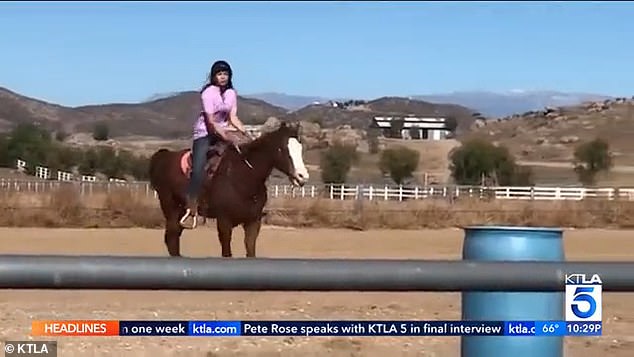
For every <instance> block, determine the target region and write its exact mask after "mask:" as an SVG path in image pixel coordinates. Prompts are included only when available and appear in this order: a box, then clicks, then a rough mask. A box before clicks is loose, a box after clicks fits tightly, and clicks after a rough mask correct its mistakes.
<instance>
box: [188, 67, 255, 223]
mask: <svg viewBox="0 0 634 357" xmlns="http://www.w3.org/2000/svg"><path fill="white" fill-rule="evenodd" d="M232 77H233V71H232V70H231V66H230V65H229V63H227V62H226V61H216V62H215V63H214V64H213V65H212V66H211V71H210V72H209V77H208V79H207V83H206V84H205V86H204V87H203V88H202V90H201V91H200V99H201V106H202V109H201V112H200V115H199V116H198V119H197V120H196V123H195V124H194V131H193V138H192V139H193V144H192V172H191V177H190V180H189V184H188V186H187V192H186V197H187V207H186V210H185V214H184V215H183V216H182V217H181V219H180V223H181V225H183V226H185V225H186V223H185V222H186V221H187V220H188V218H190V217H194V216H196V215H198V196H199V194H200V191H201V189H202V183H203V179H204V175H205V174H206V173H205V164H206V163H207V152H208V151H209V149H210V148H212V147H214V146H216V145H217V144H220V143H222V142H223V141H224V142H226V143H230V144H232V145H238V144H239V142H241V141H242V140H240V138H238V137H236V136H234V135H232V133H231V131H233V130H234V129H237V130H238V131H239V132H240V133H242V134H243V135H244V136H246V137H249V135H248V134H247V133H246V131H245V129H244V125H243V124H242V122H241V121H240V119H239V118H238V115H237V111H238V95H237V93H236V91H235V89H234V88H233V83H232ZM232 127H233V128H232ZM212 169H214V168H212Z"/></svg>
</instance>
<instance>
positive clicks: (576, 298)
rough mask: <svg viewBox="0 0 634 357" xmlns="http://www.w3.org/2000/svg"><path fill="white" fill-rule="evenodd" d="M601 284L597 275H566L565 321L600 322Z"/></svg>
mask: <svg viewBox="0 0 634 357" xmlns="http://www.w3.org/2000/svg"><path fill="white" fill-rule="evenodd" d="M602 284H603V282H602V281H601V278H599V275H598V274H593V275H592V277H591V278H589V279H588V277H587V276H586V274H567V275H566V321H588V322H591V321H595V322H601V321H602V316H601V315H602V314H601V312H602V310H603V309H602V300H601V296H602V292H603V291H602Z"/></svg>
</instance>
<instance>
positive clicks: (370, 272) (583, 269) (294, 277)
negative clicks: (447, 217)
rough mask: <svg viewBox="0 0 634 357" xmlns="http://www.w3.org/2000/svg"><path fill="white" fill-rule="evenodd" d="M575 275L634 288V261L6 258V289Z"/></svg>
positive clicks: (331, 286) (544, 284) (377, 286)
mask: <svg viewBox="0 0 634 357" xmlns="http://www.w3.org/2000/svg"><path fill="white" fill-rule="evenodd" d="M568 273H586V274H599V276H601V279H602V281H603V290H604V291H606V292H631V291H634V262H571V261H567V262H525V261H522V262H518V261H514V262H499V261H497V262H490V261H488V262H482V261H477V262H476V261H459V260H455V261H452V260H436V261H434V260H389V259H359V260H344V259H266V258H250V259H249V258H235V259H223V258H168V257H114V256H55V255H48V256H46V255H1V256H0V288H3V289H130V290H248V291H262V290H270V291H386V292H391V291H392V292H396V291H437V292H458V291H518V292H519V291H521V292H530V291H539V292H547V291H563V290H564V287H565V281H564V279H565V275H566V274H568Z"/></svg>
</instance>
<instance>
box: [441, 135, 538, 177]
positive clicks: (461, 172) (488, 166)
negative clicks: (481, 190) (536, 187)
mask: <svg viewBox="0 0 634 357" xmlns="http://www.w3.org/2000/svg"><path fill="white" fill-rule="evenodd" d="M450 170H451V176H452V177H453V179H454V181H455V182H456V183H457V184H459V185H480V184H483V179H484V180H485V181H487V182H491V181H492V182H493V184H495V185H502V186H510V185H522V186H530V185H532V184H533V183H532V181H533V174H532V170H530V168H528V167H522V166H518V165H517V164H516V163H515V158H514V157H513V155H512V154H511V153H510V152H509V150H508V149H507V148H506V147H504V146H495V145H493V144H492V143H491V142H489V141H487V140H483V139H472V140H469V141H467V142H465V143H464V144H463V145H462V146H460V147H459V148H457V149H454V150H453V151H452V152H451V154H450Z"/></svg>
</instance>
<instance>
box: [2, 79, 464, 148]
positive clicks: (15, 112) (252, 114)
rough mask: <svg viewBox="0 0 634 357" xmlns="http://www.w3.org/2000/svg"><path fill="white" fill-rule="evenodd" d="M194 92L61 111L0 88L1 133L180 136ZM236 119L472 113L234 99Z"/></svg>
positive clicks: (363, 123) (191, 114) (409, 105)
mask: <svg viewBox="0 0 634 357" xmlns="http://www.w3.org/2000/svg"><path fill="white" fill-rule="evenodd" d="M198 100H199V99H198V94H197V92H193V91H190V92H182V93H177V94H174V95H171V96H168V97H164V98H159V99H155V100H151V101H147V102H143V103H135V104H120V103H113V104H102V105H90V106H81V107H75V108H70V107H64V106H61V105H57V104H53V103H47V102H44V101H40V100H37V99H33V98H29V97H27V96H24V95H20V94H17V93H14V92H12V91H10V90H8V89H4V88H0V131H7V130H9V129H10V128H11V127H12V126H13V125H15V124H17V123H20V122H28V123H40V124H41V125H43V126H44V127H46V128H48V129H51V130H54V131H64V132H66V133H78V132H84V133H86V132H91V131H92V128H93V127H94V125H95V124H96V123H99V122H106V123H107V124H108V126H109V128H110V135H111V136H112V137H123V136H130V135H138V136H146V137H159V138H179V137H182V136H185V135H188V134H189V132H190V130H191V129H190V127H191V124H192V122H193V120H194V118H195V116H196V114H197V112H198V110H199V103H198ZM239 100H240V105H239V107H238V115H239V116H240V118H241V119H242V120H243V121H244V122H245V123H247V124H261V123H264V122H265V121H266V120H267V119H268V118H269V117H277V118H280V119H282V120H302V121H317V122H320V123H321V124H322V127H331V128H333V127H337V126H340V125H350V126H352V127H354V128H362V129H366V128H367V127H368V126H369V124H370V122H371V120H372V118H373V117H374V116H375V115H390V114H395V115H408V114H413V115H447V116H454V117H456V119H458V123H459V125H458V131H459V132H461V131H463V130H465V129H466V128H468V127H469V126H470V125H471V124H472V122H473V120H474V118H473V116H472V114H473V111H471V110H470V109H468V108H465V107H462V106H459V105H453V104H433V103H429V102H424V101H420V100H409V99H406V98H396V97H384V98H379V99H376V100H373V101H369V102H367V103H366V104H365V105H360V106H354V107H347V108H335V107H332V106H330V105H328V104H320V105H308V106H306V107H304V108H301V109H299V110H297V111H294V112H291V113H289V112H288V111H287V110H286V109H284V108H281V107H278V106H274V105H271V104H269V103H267V102H265V101H262V100H259V99H254V98H247V97H242V96H240V97H239Z"/></svg>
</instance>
